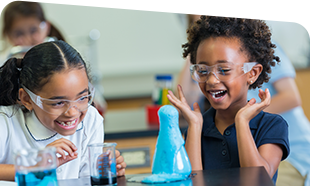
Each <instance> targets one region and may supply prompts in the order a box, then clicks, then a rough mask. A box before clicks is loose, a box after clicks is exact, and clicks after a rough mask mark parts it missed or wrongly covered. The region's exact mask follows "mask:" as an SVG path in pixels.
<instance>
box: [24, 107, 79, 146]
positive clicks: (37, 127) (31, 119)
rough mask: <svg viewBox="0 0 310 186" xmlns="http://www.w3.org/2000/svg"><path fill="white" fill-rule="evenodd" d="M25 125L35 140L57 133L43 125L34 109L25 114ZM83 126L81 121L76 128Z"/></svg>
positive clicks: (47, 137)
mask: <svg viewBox="0 0 310 186" xmlns="http://www.w3.org/2000/svg"><path fill="white" fill-rule="evenodd" d="M26 127H27V130H28V132H29V133H30V135H31V136H32V138H33V139H34V140H36V141H44V140H48V139H50V138H52V137H54V136H56V135H57V134H58V133H57V132H55V131H52V130H50V129H48V128H47V127H45V126H44V125H43V124H42V123H41V122H40V121H39V119H38V118H37V116H36V114H35V112H34V111H32V112H30V113H28V114H27V115H26ZM82 127H83V124H82V122H80V123H79V125H78V127H77V130H80V129H81V128H82Z"/></svg>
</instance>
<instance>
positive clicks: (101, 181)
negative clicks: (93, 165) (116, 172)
mask: <svg viewBox="0 0 310 186" xmlns="http://www.w3.org/2000/svg"><path fill="white" fill-rule="evenodd" d="M90 182H91V185H93V186H95V185H112V184H115V183H116V177H110V178H108V177H99V178H98V177H93V176H91V177H90Z"/></svg>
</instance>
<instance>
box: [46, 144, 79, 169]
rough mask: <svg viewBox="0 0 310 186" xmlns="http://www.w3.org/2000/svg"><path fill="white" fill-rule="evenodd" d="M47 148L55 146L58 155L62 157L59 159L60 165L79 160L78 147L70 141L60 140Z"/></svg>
mask: <svg viewBox="0 0 310 186" xmlns="http://www.w3.org/2000/svg"><path fill="white" fill-rule="evenodd" d="M47 146H53V147H55V148H56V153H57V154H59V155H60V157H58V160H59V165H58V166H60V165H62V164H63V163H66V162H68V161H71V160H73V159H75V158H77V155H78V154H77V152H76V151H77V148H76V146H75V145H74V144H73V143H72V142H71V141H69V140H67V139H65V138H61V139H58V140H56V141H54V142H52V143H50V144H48V145H47Z"/></svg>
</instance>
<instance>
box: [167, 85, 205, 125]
mask: <svg viewBox="0 0 310 186" xmlns="http://www.w3.org/2000/svg"><path fill="white" fill-rule="evenodd" d="M178 93H179V95H180V99H178V98H177V97H176V96H175V95H174V94H173V93H172V91H168V95H167V97H168V99H169V101H170V102H171V103H172V104H173V105H174V106H175V107H176V108H177V109H178V110H179V111H180V113H181V114H182V115H183V117H184V118H185V120H186V121H187V122H188V124H189V125H192V124H194V125H198V126H199V127H201V128H202V114H201V112H200V108H199V106H198V103H194V105H193V107H194V110H192V109H191V107H190V106H189V105H188V103H187V101H186V99H185V97H184V94H183V91H182V87H181V85H178Z"/></svg>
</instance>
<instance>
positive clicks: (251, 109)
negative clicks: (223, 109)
mask: <svg viewBox="0 0 310 186" xmlns="http://www.w3.org/2000/svg"><path fill="white" fill-rule="evenodd" d="M258 96H259V98H260V99H261V102H260V103H256V100H255V98H252V99H251V100H250V101H249V102H248V103H247V104H246V105H245V106H244V107H243V108H241V109H240V110H239V111H238V113H237V114H236V117H235V122H236V121H242V122H250V120H251V119H253V118H254V117H255V116H256V115H257V114H258V113H259V112H260V111H262V110H264V109H265V108H266V107H268V106H269V105H270V101H271V96H270V93H269V90H268V89H267V88H266V89H265V91H263V90H262V89H259V93H258Z"/></svg>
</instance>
